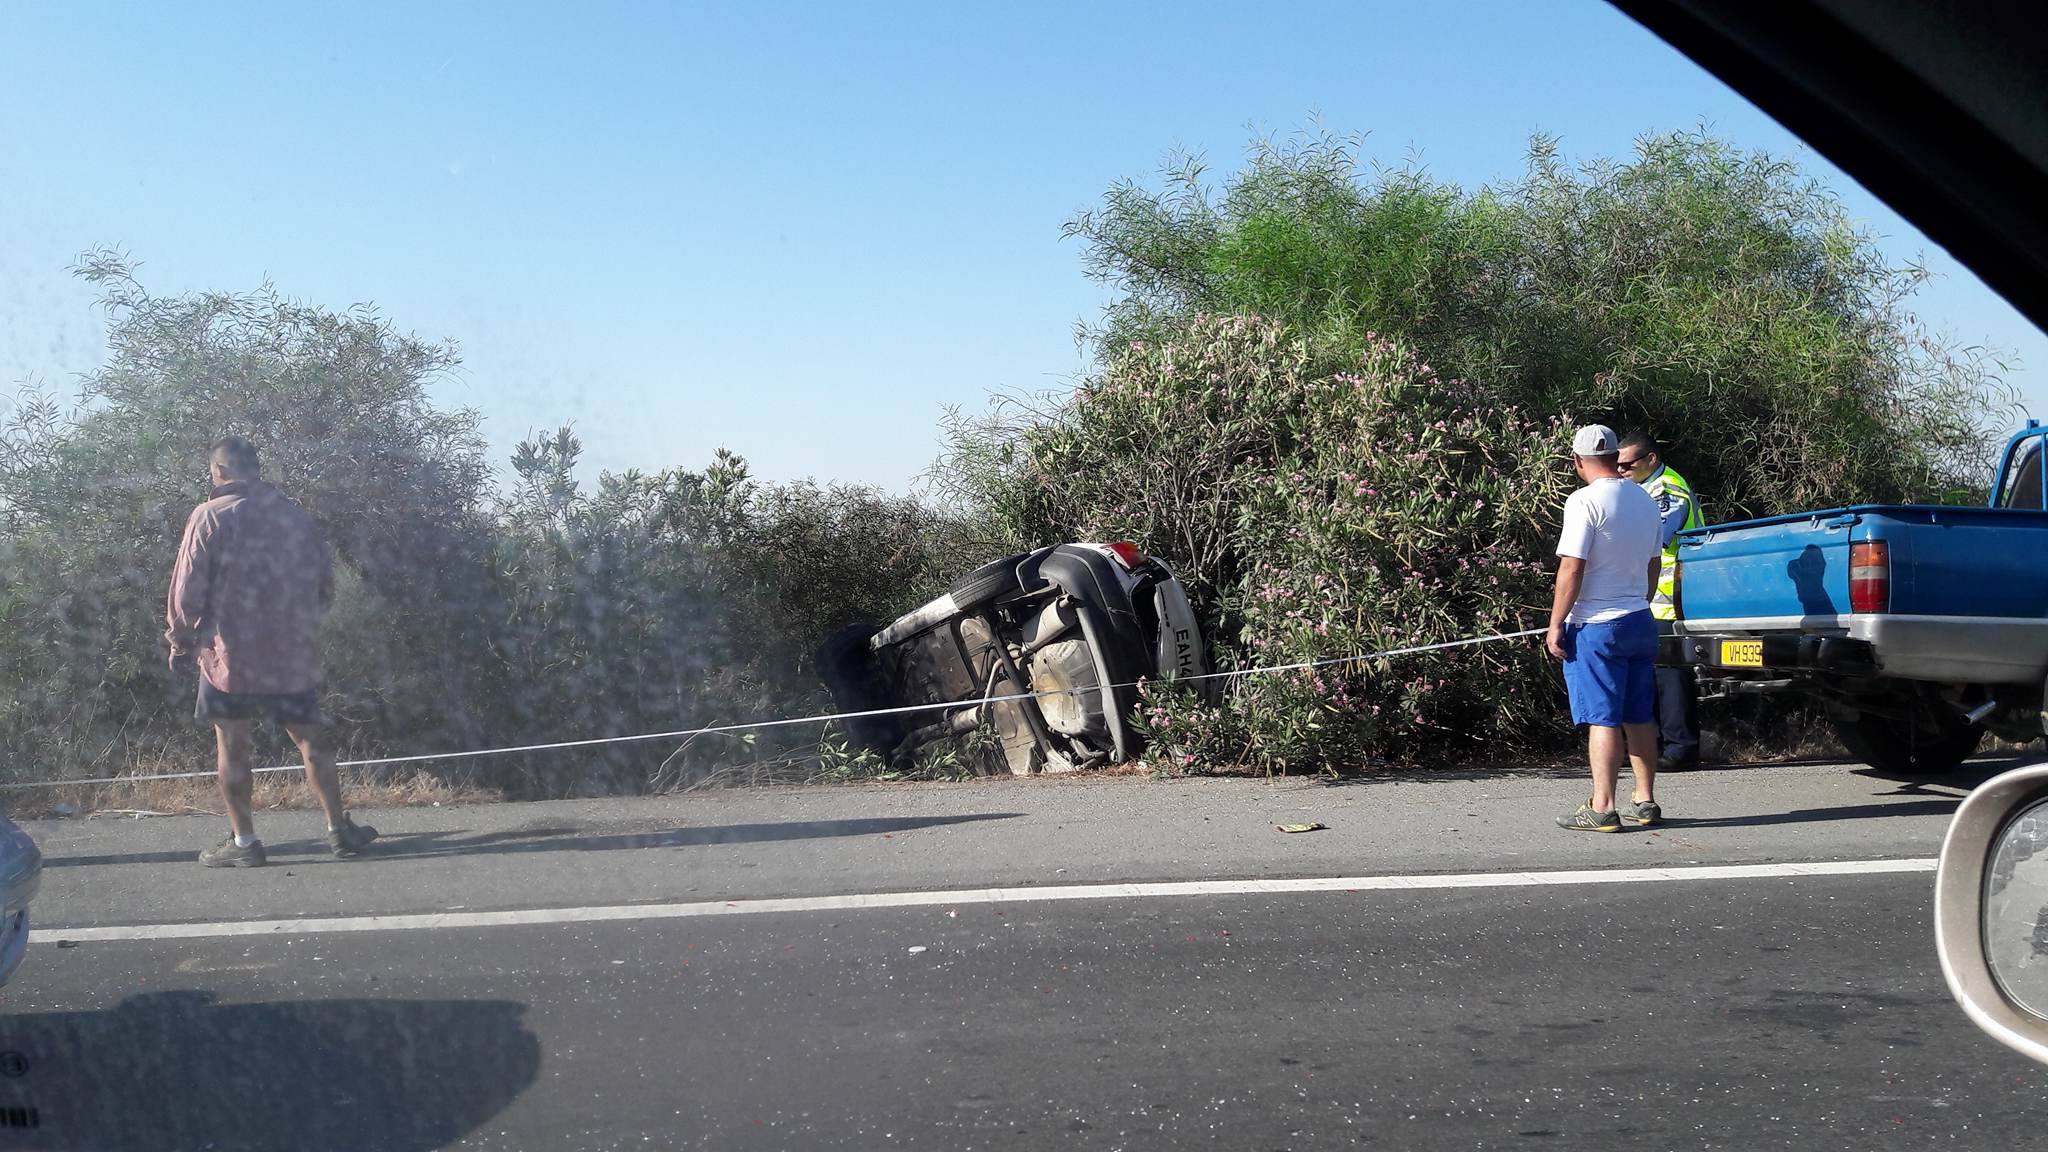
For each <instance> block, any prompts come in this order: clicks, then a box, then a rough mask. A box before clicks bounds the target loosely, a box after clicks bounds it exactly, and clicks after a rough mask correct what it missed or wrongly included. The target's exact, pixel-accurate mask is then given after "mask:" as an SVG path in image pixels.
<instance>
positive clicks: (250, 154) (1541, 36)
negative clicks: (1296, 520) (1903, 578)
mask: <svg viewBox="0 0 2048 1152" xmlns="http://www.w3.org/2000/svg"><path fill="white" fill-rule="evenodd" d="M0 15H4V19H5V27H6V28H7V33H6V35H5V36H4V37H0V188H4V189H5V192H4V194H0V205H4V208H0V386H6V390H8V391H12V386H13V385H15V384H17V383H19V382H21V381H23V380H26V379H30V378H34V379H39V380H41V381H42V382H43V383H44V384H45V385H46V386H53V387H56V388H59V389H65V388H68V385H69V382H70V379H71V377H72V375H73V374H74V373H77V372H80V371H83V370H85V369H88V368H90V367H91V366H92V365H94V364H95V363H97V362H98V360H99V358H100V356H101V354H102V344H101V338H102V333H101V330H100V327H99V324H98V319H97V316H96V314H95V312H94V310H93V309H92V307H91V297H90V294H89V293H88V292H87V291H85V290H84V289H83V288H82V287H81V286H79V285H77V284H76V283H74V282H73V281H72V280H71V279H70V278H69V277H68V276H67V275H66V273H65V267H66V266H67V265H68V264H69V263H70V261H71V260H72V259H73V257H74V256H75V255H76V254H77V253H78V252H79V251H81V250H83V249H85V248H88V247H90V246H94V245H99V244H111V245H118V246H120V247H123V248H126V249H127V250H128V251H130V252H131V253H132V254H133V255H134V256H135V257H136V258H137V259H139V260H140V261H141V262H142V273H141V274H142V279H143V280H144V282H145V283H146V284H147V285H148V286H149V287H150V288H151V290H152V291H156V292H175V291H183V290H188V289H201V288H205V289H241V288H248V287H252V286H254V285H255V284H257V283H258V282H260V281H261V280H262V279H263V278H265V277H269V278H270V279H272V280H273V281H274V282H275V283H276V284H277V285H278V287H279V288H280V289H281V290H283V291H285V292H286V293H288V294H290V295H293V296H297V297H299V298H302V299H305V300H308V301H312V302H315V303H319V304H323V305H328V306H333V307H343V306H347V305H349V304H352V303H356V302H359V301H374V302H375V303H376V304H377V305H378V306H379V307H380V308H381V309H382V310H383V311H384V312H385V313H386V314H387V315H389V316H390V317H392V318H393V319H394V320H395V321H397V322H398V323H399V324H400V325H401V326H403V327H405V328H408V329H411V330H413V331H415V332H418V333H419V334H421V335H423V336H429V337H433V338H442V337H447V338H451V339H453V340H455V341H456V342H457V343H458V344H460V346H461V348H462V352H463V356H464V368H463V370H462V372H461V373H460V375H459V376H458V377H456V378H454V379H451V380H448V381H446V382H444V383H443V384H442V385H440V386H439V390H438V394H439V395H440V397H441V398H442V399H443V400H444V401H446V402H448V403H451V404H465V405H471V406H474V407H476V408H478V409H480V410H481V411H482V412H483V413H484V414H485V416H486V418H487V420H486V430H487V432H488V433H489V435H490V437H491V440H492V445H493V456H494V458H495V459H496V460H497V461H498V462H499V463H502V460H503V457H504V456H505V455H506V453H507V451H508V450H509V446H510V445H511V444H512V443H514V442H516V441H517V440H518V439H519V438H520V437H522V436H523V435H525V434H526V433H527V432H528V431H530V430H540V429H547V428H552V427H554V426H556V425H558V424H560V423H562V422H564V421H573V422H574V423H575V425H576V427H577V429H578V431H579V433H580V434H581V436H582V437H583V440H584V443H585V448H586V461H587V462H588V463H590V464H591V465H593V466H594V467H602V468H612V469H619V468H624V467H640V468H647V469H652V468H659V467H663V466H669V465H684V466H691V467H695V466H700V465H702V464H703V463H704V462H706V461H707V460H708V459H709V458H710V456H711V454H712V452H713V450H714V449H715V448H717V447H719V446H726V447H730V448H732V449H734V450H735V451H738V452H739V453H741V454H742V455H744V456H746V457H747V458H748V459H749V460H750V461H752V462H753V464H754V466H755V470H756V472H757V473H758V474H760V475H763V476H765V477H768V478H771V479H787V478H791V477H796V476H817V477H819V478H821V479H837V480H852V481H860V482H867V483H874V484H879V485H882V486H884V487H888V488H892V489H897V490H905V489H908V488H909V487H910V486H911V484H912V483H913V480H914V478H915V477H916V475H917V474H918V473H919V472H921V471H922V470H923V469H924V468H925V467H926V466H927V464H928V463H929V462H930V460H931V458H932V456H933V455H934V453H935V452H936V450H937V435H936V428H937V422H938V417H939V415H940V413H941V410H942V408H943V406H944V405H946V404H960V405H964V406H969V407H974V406H978V405H979V404H981V403H982V401H983V398H984V397H985V396H986V394H987V393H988V391H989V390H991V389H1024V390H1033V389H1039V388H1051V387H1059V386H1061V385H1062V384H1063V383H1064V382H1065V381H1067V380H1070V379H1071V378H1072V377H1074V376H1075V375H1077V374H1079V373H1080V372H1082V371H1083V370H1084V369H1085V367H1086V364H1085V360H1084V358H1083V356H1082V353H1081V352H1080V351H1079V350H1078V349H1077V348H1076V347H1075V344H1074V340H1073V327H1074V324H1075V322H1076V321H1077V320H1082V319H1086V318H1092V317H1093V316H1094V315H1095V313H1096V312H1097V310H1098V309H1099V307H1100V305H1101V303H1102V301H1103V292H1102V290H1101V289H1100V288H1099V287H1097V286H1096V285H1093V284H1091V283H1089V282H1088V281H1087V280H1086V279H1085V278H1084V277H1083V276H1082V274H1081V265H1080V256H1081V253H1080V251H1079V249H1078V248H1077V246H1076V245H1075V244H1073V243H1071V242H1062V241H1061V240H1060V238H1059V229H1060V225H1061V223H1062V222H1063V221H1064V220H1066V219H1067V218H1068V217H1069V216H1071V215H1072V214H1073V213H1075V212H1076V211H1077V210H1079V209H1082V208H1085V207H1087V206H1089V205H1091V204H1092V203H1094V202H1095V201H1096V200H1097V199H1098V198H1099V197H1100V195H1101V193H1102V191H1103V189H1104V188H1105V187H1107V186H1108V185H1109V184H1110V183H1111V182H1113V181H1115V180H1117V179H1119V178H1123V177H1128V176H1146V175H1148V174H1150V173H1152V172H1154V171H1155V170H1156V168H1157V166H1158V163H1159V161H1160V159H1161V158H1162V157H1163V156H1164V155H1165V154H1166V153H1167V152H1168V151H1169V150H1172V149H1187V150H1191V151H1196V152H1200V153H1203V154H1205V155H1206V156H1207V157H1208V159H1209V160H1210V162H1211V164H1212V167H1213V168H1215V169H1217V170H1225V169H1228V168H1229V167H1230V166H1232V165H1234V164H1235V163H1236V161H1237V160H1238V159H1239V158H1241V157H1242V155H1243V152H1244V144H1245V142H1246V141H1247V140H1248V139H1249V138H1250V137H1251V136H1252V135H1253V133H1254V132H1255V131H1256V132H1259V133H1268V132H1278V133H1286V132H1289V131H1293V130H1295V129H1298V128H1300V127H1302V126H1303V125H1305V124H1307V123H1308V122H1309V121H1310V119H1311V117H1316V118H1319V119H1320V121H1321V123H1322V124H1323V125H1324V126H1325V127H1327V128H1329V129H1332V130H1336V131H1345V132H1349V131H1360V132H1366V133H1368V134H1369V136H1368V140H1367V154H1368V155H1369V156H1371V157H1376V158H1380V159H1384V160H1388V161H1397V160H1399V159H1401V158H1403V157H1405V156H1409V155H1417V156H1420V157H1421V159H1422V160H1423V161H1424V162H1425V163H1426V164H1427V165H1428V167H1429V168H1430V170H1431V171H1432V172H1433V173H1434V174H1435V175H1437V176H1438V177H1441V178H1445V179H1450V180H1456V181H1458V182H1460V183H1464V184H1467V185H1476V184H1480V183H1485V182H1487V181H1492V180H1501V179H1505V178H1511V177H1513V176H1515V175H1516V174H1517V173H1518V172H1519V171H1520V168H1521V160H1522V155H1523V152H1524V147H1525V145H1526V142H1527V140H1528V138H1529V136H1530V134H1531V133H1534V132H1538V131H1541V132H1547V133H1551V134H1554V135H1556V136H1558V137H1560V138H1561V141H1562V145H1563V147H1564V149H1565V151H1566V153H1567V154H1568V155H1569V156H1572V157H1590V156H1595V155H1601V154H1606V155H1614V154H1619V153H1623V152H1625V151H1626V150H1627V149H1628V147H1629V145H1630V143H1631V141H1632V140H1633V139H1634V138H1635V137H1637V136H1639V135H1641V134H1643V133H1646V132H1657V131H1666V130H1670V129H1676V128H1687V127H1692V126H1695V125H1699V124H1702V123H1704V124H1706V125H1708V126H1710V127H1711V128H1712V129H1713V130H1715V131H1717V132H1718V133H1720V134H1722V135H1724V136H1727V137H1729V138H1732V139H1734V140H1736V141H1738V142H1740V143H1742V144H1745V145H1750V146H1754V147H1760V148H1765V149H1769V150H1773V151H1776V152H1780V153H1784V154H1794V155H1796V156H1798V157H1799V158H1800V159H1801V160H1802V162H1803V163H1805V164H1806V165H1807V166H1808V168H1809V170H1812V171H1815V172H1817V173H1819V174H1822V175H1824V176H1826V177H1827V178H1828V179H1829V180H1830V181H1831V182H1832V183H1833V185H1834V186H1835V187H1836V188H1838V189H1839V190H1840V191H1841V192H1842V194H1843V196H1844V199H1845V202H1846V203H1847V204H1848V205H1849V206H1850V209H1851V211H1852V212H1853V213H1854V214H1855V215H1856V216H1857V217H1859V218H1860V219H1861V220H1863V221H1864V222H1865V223H1867V224H1868V226H1869V227H1870V228H1872V229H1873V230H1875V231H1876V232H1878V233H1879V234H1881V235H1882V236H1883V237H1884V243H1885V245H1886V247H1887V248H1888V249H1890V250H1891V251H1893V252H1895V253H1898V254H1900V255H1912V254H1915V253H1919V252H1923V251H1924V252H1925V253H1926V256H1927V258H1928V261H1929V263H1930V265H1931V267H1933V268H1934V269H1935V270H1936V271H1937V272H1938V273H1940V275H1941V278H1940V279H1939V280H1938V281H1937V283H1936V284H1935V285H1933V286H1932V287H1930V288H1929V289H1927V290H1926V291H1924V292H1923V294H1922V298H1921V305H1920V307H1919V312H1920V314H1921V316H1922V317H1923V318H1924V319H1926V320H1928V321H1929V322H1930V323H1931V324H1933V325H1934V326H1935V327H1936V328H1937V329H1939V330H1942V331H1945V332H1948V333H1951V334H1953V335H1955V336H1957V337H1960V338H1962V339H1963V340H1965V341H1967V342H1973V343H1976V342H1981V343H1984V344H1987V345H1989V346H1993V347H1998V348H2003V349H2007V350H2010V351H2013V352H2015V353H2017V354H2018V357H2019V360H2020V363H2019V364H2018V365H2016V366H2015V368H2014V370H2013V371H2012V372H2011V373H2010V375H2009V377H2008V378H2009V380H2010V382H2012V383H2013V384H2014V385H2016V386H2017V387H2018V388H2019V389H2020V390H2021V392H2022V395H2023V398H2024V399H2025V401H2026V402H2027V403H2028V406H2029V407H2030V408H2031V409H2032V411H2033V412H2034V414H2036V415H2048V339H2044V337H2043V336H2042V334H2041V333H2040V332H2039V331H2038V330H2036V329H2035V328H2034V327H2033V326H2032V325H2030V324H2029V323H2027V322H2026V321H2025V320H2023V319H2021V318H2020V317H2019V316H2018V315H2017V314H2015V313H2014V312H2013V311H2012V309H2011V308H2010V307H2009V306H2007V305H2006V304H2005V303H2004V302H2003V301H2002V300H2000V299H1999V298H1998V297H1997V296H1996V295H1995V294H1993V293H1991V292H1990V291H1989V290H1988V289H1986V288H1984V287H1983V286H1982V285H1981V284H1980V283H1979V282H1978V281H1977V280H1976V279H1975V278H1974V277H1973V276H1971V275H1970V274H1969V273H1968V272H1966V271H1964V270H1963V269H1961V268H1960V267H1959V266H1958V265H1956V263H1955V262H1954V261H1953V260H1951V259H1949V258H1948V257H1947V255H1946V254H1945V253H1942V252H1941V251H1939V250H1938V249H1935V248H1933V247H1932V246H1931V245H1929V244H1928V243H1927V242H1926V240H1925V239H1924V238H1923V237H1921V236H1920V235H1919V234H1918V233H1917V232H1915V231H1914V230H1913V229H1911V228H1910V227H1908V226H1907V225H1906V224H1905V223H1904V222H1903V221H1901V220H1899V219H1898V218H1897V217H1896V216H1894V215H1893V214H1891V213H1890V212H1889V211H1887V210H1886V209H1884V208H1883V207H1882V206H1880V205H1879V204H1877V202H1876V201H1875V200H1873V199H1872V198H1871V197H1870V196H1869V195H1868V194H1866V193H1864V192H1863V191H1862V190H1861V189H1859V188H1857V187H1855V186H1854V185H1852V184H1851V183H1850V182H1849V181H1848V180H1847V179H1846V178H1845V177H1842V176H1841V175H1840V174H1839V173H1838V172H1836V171H1835V170H1834V169H1833V168H1832V167H1830V166H1828V165H1826V164H1825V162H1823V161H1821V160H1819V158H1818V157H1817V156H1814V155H1813V154H1812V153H1811V152H1810V151H1808V150H1806V149H1805V148H1804V147H1803V146H1802V145H1800V144H1799V143H1798V142H1797V141H1796V140H1795V139H1793V138H1792V137H1791V136H1790V135H1789V134H1788V133H1786V132H1785V131H1784V130H1783V129H1781V128H1779V127H1778V126H1777V125H1776V124H1775V123H1774V122H1772V121H1770V120H1769V119H1767V118H1766V117H1764V116H1763V115H1761V114H1760V113H1758V112H1757V111H1756V110H1754V109H1753V108H1751V107H1750V106H1749V105H1748V104H1746V103H1745V102H1743V101H1742V100H1741V99H1740V98H1738V97H1737V96H1735V95H1734V94H1733V93H1731V92H1730V91H1728V90H1727V89H1726V88H1725V87H1723V86H1722V85H1721V84H1720V83H1719V82H1718V81H1715V80H1713V79H1712V78H1710V77H1708V76H1706V75H1705V74H1704V73H1702V72H1701V71H1699V70H1698V69H1697V68H1695V67H1693V66H1692V65H1691V64H1690V63H1688V62H1686V61H1685V60H1684V59H1682V58H1681V57H1679V56H1678V55H1677V54H1676V53H1674V52H1672V51H1671V50H1670V49H1668V48H1666V47H1665V46H1664V45H1663V44H1662V43H1661V42H1659V41H1657V40H1656V39H1655V38H1654V37H1652V36H1650V35H1649V34H1648V33H1646V32H1643V31H1642V30H1640V29H1639V28H1637V27H1636V26H1635V25H1633V24H1632V23H1630V22H1629V21H1628V20H1627V19H1626V18H1624V17H1622V16H1621V15H1619V14H1618V13H1616V12H1615V11H1613V10H1612V9H1610V8H1608V7H1607V6H1605V5H1603V4H1598V3H1590V2H1586V3H1578V2H1570V3H1568V2H1562V0H1558V2H1547V0H1538V2H1529V3H1480V4H1460V5H1449V4H1445V5H1437V4H1423V3H1415V4H1364V3H1334V4H1290V5H1284V6H1279V7H1271V8H1269V7H1267V6H1252V5H1244V4H1242V3H1236V4H1206V3H1180V2H1176V3H1172V4H1150V5H1116V4H1106V5H1094V4H1089V5H1080V4H1076V5H1072V6H1064V7H1063V6H1055V5H1015V6H1008V7H1005V8H1002V9H997V8H995V7H993V6H978V5H960V4H931V5H845V4H817V5H744V6H742V5H733V6H730V7H720V8H701V7H693V6H685V5H668V4H645V5H610V4H603V5H600V4H590V5H579V6H574V10H573V11H572V10H571V8H570V7H569V6H557V7H552V8H544V7H540V6H529V5H512V4H504V5H500V4H457V3H447V4H426V5H396V4H392V5H383V4H366V3H358V4H351V5H345V6H336V5H328V6H320V7H318V8H317V9H315V8H312V7H311V6H308V7H307V9H306V10H299V6H293V5H275V4H266V5H255V4H249V5H230V4H206V3H199V4H194V5H158V4H136V5H133V6H119V5H112V4H108V5H98V6H88V5H66V4H39V5H35V6H28V5H23V4H16V3H8V4H5V5H4V8H0Z"/></svg>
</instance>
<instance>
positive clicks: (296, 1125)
mask: <svg viewBox="0 0 2048 1152" xmlns="http://www.w3.org/2000/svg"><path fill="white" fill-rule="evenodd" d="M525 1011H526V1009H525V1006H524V1005H521V1004H517V1003H513V1002H511V1001H507V1000H303V1001H296V1002H289V1003H278V1004H216V1003H214V1001H213V995H212V994H211V993H207V992H165V993H149V994H144V995H139V996H132V997H130V998H129V999H127V1000H126V1001H124V1002H122V1003H121V1004H120V1005H119V1006H117V1007H115V1008H112V1009H109V1010H105V1011H98V1012H28V1013H19V1014H13V1015H8V1016H5V1017H0V1115H6V1116H7V1117H8V1119H9V1120H11V1121H22V1120H25V1119H27V1118H28V1117H29V1116H30V1115H31V1114H30V1113H29V1112H28V1111H27V1110H29V1109H33V1113H32V1117H33V1120H34V1126H33V1127H27V1126H24V1125H22V1124H20V1123H11V1124H10V1125H9V1126H8V1127H6V1128H4V1129H0V1144H5V1145H7V1146H8V1147H23V1148H92V1149H127V1148H137V1149H183V1148H209V1149H216V1148H217V1149H232V1148H250V1149H280V1148H290V1149H298V1150H308V1152H310V1150H318V1149H328V1148H333V1149H350V1150H352V1152H353V1150H358V1149H368V1148H379V1149H399V1150H409V1149H428V1148H440V1147H442V1146H444V1145H446V1144H449V1143H451V1142H453V1141H455V1140H459V1139H461V1138H462V1137H463V1136H465V1135H467V1134H468V1133H470V1132H471V1131H473V1130H475V1129H476V1128H477V1127H478V1126H480V1125H482V1124H483V1123H484V1122H485V1121H487V1120H489V1119H490V1118H491V1117H493V1116H495V1115H497V1114H498V1113H499V1112H500V1111H502V1110H503V1109H504V1108H505V1106H506V1105H508V1104H510V1103H511V1102H512V1101H513V1100H514V1099H516V1098H517V1097H518V1096H519V1094H520V1093H521V1092H523V1091H525V1090H526V1088H527V1086H528V1085H530V1084H532V1083H533V1080H534V1077H535V1076H536V1075H537V1074H538V1072H539V1070H540V1041H539V1040H538V1039H536V1038H535V1036H534V1035H533V1033H532V1032H530V1031H528V1030H527V1028H526V1026H525V1024H524V1023H523V1022H522V1019H521V1017H522V1016H523V1015H524V1013H525ZM17 1110H18V1111H17Z"/></svg>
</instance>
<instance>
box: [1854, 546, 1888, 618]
mask: <svg viewBox="0 0 2048 1152" xmlns="http://www.w3.org/2000/svg"><path fill="white" fill-rule="evenodd" d="M1891 607H1892V558H1891V551H1890V549H1889V548H1887V547H1886V546H1885V542H1884V541H1882V540H1864V541H1862V542H1860V543H1855V544H1851V545H1849V611H1851V612H1889V611H1891Z"/></svg>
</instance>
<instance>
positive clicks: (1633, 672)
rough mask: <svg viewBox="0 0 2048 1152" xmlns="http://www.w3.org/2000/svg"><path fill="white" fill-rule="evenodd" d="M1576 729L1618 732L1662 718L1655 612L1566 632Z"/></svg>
mask: <svg viewBox="0 0 2048 1152" xmlns="http://www.w3.org/2000/svg"><path fill="white" fill-rule="evenodd" d="M1563 639H1564V645H1563V646H1564V651H1565V661H1564V686H1565V691H1566V692H1568V693H1569V694H1570V695H1571V699H1572V723H1574V724H1595V725H1598V726H1600V727H1602V728H1619V727H1621V726H1622V725H1623V724H1648V723H1650V722H1651V721H1653V720H1655V719H1656V718H1657V622H1656V621H1655V620H1654V619H1652V618H1651V616H1650V610H1649V609H1648V608H1645V609H1643V610H1642V611H1641V612H1631V613H1629V614H1628V615H1626V616H1623V617H1621V618H1619V619H1616V620H1609V621H1606V622H1604V623H1600V624H1567V625H1565V627H1564V638H1563Z"/></svg>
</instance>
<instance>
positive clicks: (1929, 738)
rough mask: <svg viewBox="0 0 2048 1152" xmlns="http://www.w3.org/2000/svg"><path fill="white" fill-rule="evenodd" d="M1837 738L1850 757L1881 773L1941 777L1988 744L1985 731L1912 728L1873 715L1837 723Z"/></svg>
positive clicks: (1954, 725)
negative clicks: (1982, 744)
mask: <svg viewBox="0 0 2048 1152" xmlns="http://www.w3.org/2000/svg"><path fill="white" fill-rule="evenodd" d="M1834 725H1835V735H1836V736H1837V737H1839V738H1840V739H1841V741H1842V747H1844V748H1846V749H1848V750H1849V755H1851V756H1854V757H1856V758H1857V759H1858V760H1861V761H1863V762H1864V763H1865V764H1868V765H1870V766H1871V767H1872V768H1875V769H1877V770H1878V771H1880V772H1896V773H1899V774H1901V775H1913V776H1938V775H1941V774H1942V773H1944V772H1952V771H1954V770H1955V769H1956V768H1957V767H1959V766H1960V765H1961V764H1962V762H1963V761H1965V760H1968V759H1969V758H1970V756H1971V755H1972V754H1973V753H1975V752H1976V751H1977V745H1979V744H1981V743H1983V742H1984V729H1982V728H1979V727H1978V726H1976V725H1974V724H1965V723H1963V722H1962V721H1961V720H1955V721H1952V722H1948V723H1943V724H1938V725H1933V726H1929V725H1925V724H1921V725H1911V724H1908V723H1906V722H1905V721H1903V720H1898V719H1895V718H1893V717H1890V716H1877V715H1873V714H1871V713H1869V712H1863V713H1859V714H1857V715H1856V716H1855V717H1854V718H1853V719H1847V720H1840V719H1838V720H1836V721H1835V722H1834Z"/></svg>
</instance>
